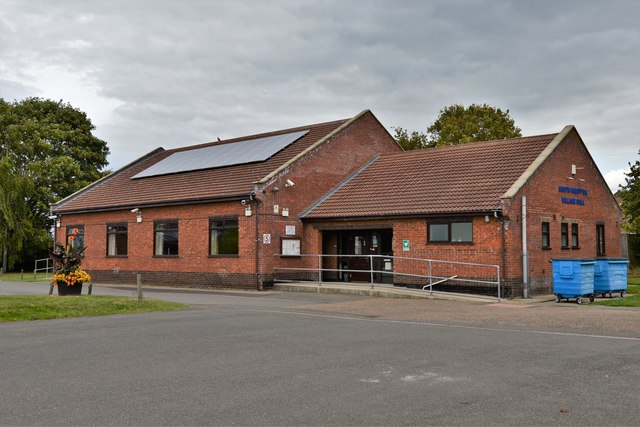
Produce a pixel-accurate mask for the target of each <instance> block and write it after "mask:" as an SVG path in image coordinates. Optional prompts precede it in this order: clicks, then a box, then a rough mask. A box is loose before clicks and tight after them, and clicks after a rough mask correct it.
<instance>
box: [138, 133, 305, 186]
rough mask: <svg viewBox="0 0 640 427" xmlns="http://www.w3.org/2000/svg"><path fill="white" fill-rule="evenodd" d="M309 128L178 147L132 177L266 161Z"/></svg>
mask: <svg viewBox="0 0 640 427" xmlns="http://www.w3.org/2000/svg"><path fill="white" fill-rule="evenodd" d="M308 132H309V131H308V130H304V131H300V132H292V133H285V134H282V135H275V136H267V137H264V138H257V139H251V140H247V141H238V142H231V143H228V144H218V145H213V146H210V147H204V148H194V149H192V150H185V151H179V152H177V153H173V154H171V155H170V156H169V157H167V158H166V159H162V160H160V161H159V162H158V163H156V164H155V165H152V166H150V167H148V168H147V169H145V170H143V171H142V172H139V173H138V174H136V175H135V176H133V178H144V177H148V176H156V175H167V174H170V173H178V172H188V171H194V170H201V169H213V168H219V167H223V166H232V165H240V164H244V163H253V162H263V161H265V160H267V159H268V158H270V157H271V156H273V155H274V154H276V153H277V152H278V151H280V150H282V149H283V148H285V147H286V146H288V145H289V144H291V143H293V142H294V141H296V140H298V139H299V138H301V137H302V136H304V135H306V134H307V133H308Z"/></svg>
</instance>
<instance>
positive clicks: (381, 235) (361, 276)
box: [322, 228, 393, 283]
mask: <svg viewBox="0 0 640 427" xmlns="http://www.w3.org/2000/svg"><path fill="white" fill-rule="evenodd" d="M322 254H323V255H335V256H331V257H325V258H324V259H323V263H324V265H323V268H325V269H329V270H332V271H324V274H323V280H326V281H340V282H366V283H371V280H372V277H371V270H373V271H374V273H373V283H393V274H392V273H393V258H392V257H393V229H392V228H377V229H359V230H324V231H322ZM341 255H345V257H341ZM358 255H362V257H359V256H358ZM370 255H378V256H376V257H370ZM385 256H388V257H389V258H385ZM371 262H373V266H371V265H370V263H371ZM387 272H389V273H387Z"/></svg>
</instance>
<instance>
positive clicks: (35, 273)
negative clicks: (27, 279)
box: [33, 258, 53, 280]
mask: <svg viewBox="0 0 640 427" xmlns="http://www.w3.org/2000/svg"><path fill="white" fill-rule="evenodd" d="M42 261H44V262H45V266H44V267H41V268H38V263H41V262H42ZM49 264H51V266H49ZM38 271H44V278H45V279H48V278H49V271H51V272H53V260H52V259H51V258H42V259H37V260H36V262H35V265H34V267H33V280H38Z"/></svg>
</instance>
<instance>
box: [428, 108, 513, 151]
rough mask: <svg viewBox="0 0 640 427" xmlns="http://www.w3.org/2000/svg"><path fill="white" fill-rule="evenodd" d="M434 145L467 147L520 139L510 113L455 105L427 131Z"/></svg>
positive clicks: (441, 113) (442, 111)
mask: <svg viewBox="0 0 640 427" xmlns="http://www.w3.org/2000/svg"><path fill="white" fill-rule="evenodd" d="M427 136H428V138H429V142H430V144H433V145H434V146H438V147H440V146H444V145H454V144H465V143H468V142H474V141H488V140H493V139H503V138H515V137H520V136H522V134H521V133H520V128H518V127H516V126H515V123H514V121H513V119H512V118H510V117H509V110H507V111H506V112H504V111H502V110H501V109H499V108H495V107H492V106H490V105H488V104H483V105H477V104H471V105H470V106H469V108H465V107H464V106H463V105H460V104H454V105H450V106H448V107H445V108H444V109H442V110H440V115H439V116H438V119H437V120H436V121H435V122H434V123H433V124H432V125H431V126H429V128H428V129H427Z"/></svg>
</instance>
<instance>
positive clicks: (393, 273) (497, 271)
mask: <svg viewBox="0 0 640 427" xmlns="http://www.w3.org/2000/svg"><path fill="white" fill-rule="evenodd" d="M274 256H282V254H274ZM298 257H300V258H302V257H312V258H317V259H318V267H317V268H309V267H307V268H305V267H274V271H275V274H276V281H277V271H279V270H280V271H313V272H317V273H318V283H319V285H322V283H323V280H322V272H325V271H332V272H347V273H353V272H357V273H363V272H368V273H369V275H370V285H371V288H373V287H374V274H375V273H383V274H389V275H391V276H394V277H395V276H403V277H417V278H421V279H428V280H429V284H427V285H425V286H423V288H422V289H423V290H426V288H427V287H428V288H429V292H430V293H431V294H433V292H434V290H433V285H437V284H440V283H443V282H446V281H447V280H452V279H455V280H456V281H458V282H467V283H482V284H489V285H496V287H497V291H498V292H497V294H498V301H500V300H501V291H500V266H499V265H494V264H479V263H473V262H462V261H446V260H436V259H425V258H413V257H398V256H393V255H377V254H369V255H338V254H300V255H296V258H298ZM330 257H332V258H368V259H369V269H368V270H351V269H345V268H323V267H322V259H323V258H330ZM374 258H384V259H391V260H407V261H419V262H424V263H426V264H427V267H428V270H429V271H428V273H429V274H426V275H425V274H415V273H403V272H397V271H388V270H375V269H374V268H373V259H374ZM434 263H438V264H450V265H460V266H472V267H485V268H491V269H495V274H496V280H495V281H493V280H477V279H466V278H462V277H458V275H454V276H434V275H433V264H434ZM393 265H394V266H395V265H396V264H395V262H394V264H393ZM434 279H435V280H436V281H435V282H434ZM435 292H437V291H435Z"/></svg>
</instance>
